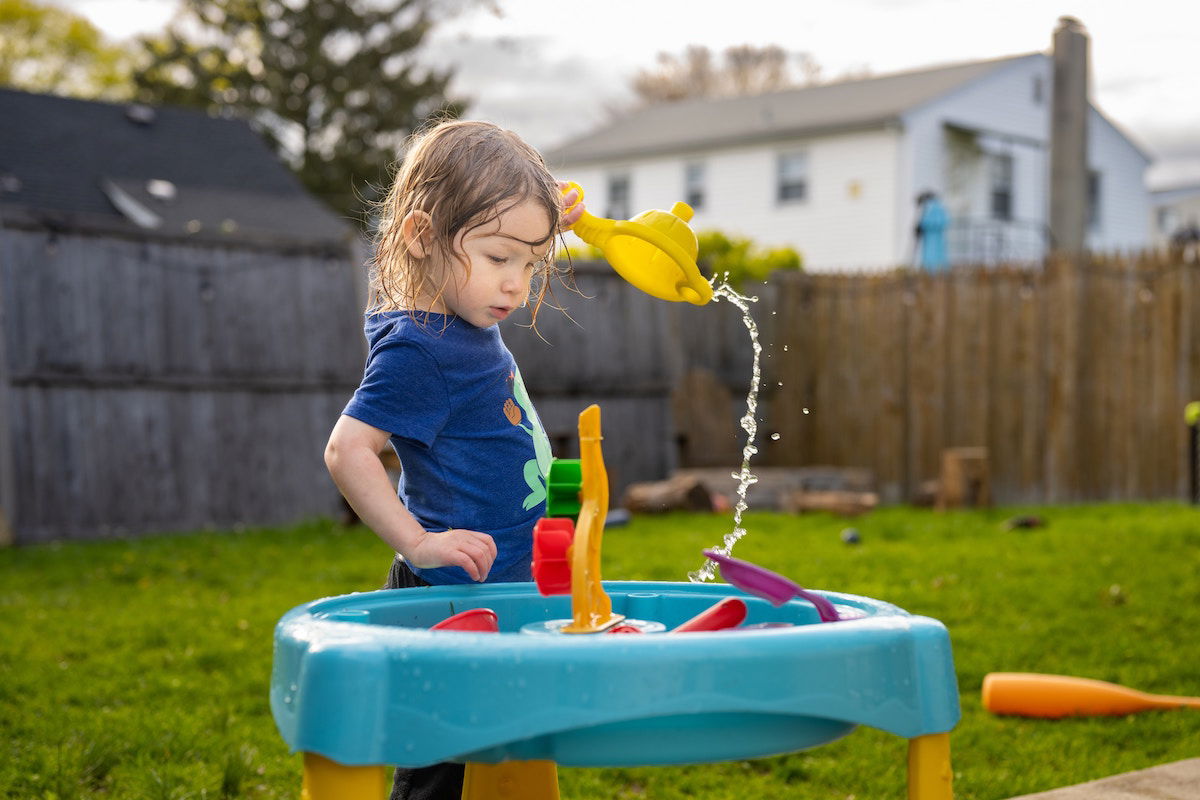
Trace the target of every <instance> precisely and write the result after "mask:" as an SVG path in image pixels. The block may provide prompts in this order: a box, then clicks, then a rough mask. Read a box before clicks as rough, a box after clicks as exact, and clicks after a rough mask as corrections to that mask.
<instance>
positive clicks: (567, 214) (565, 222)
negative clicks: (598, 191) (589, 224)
mask: <svg viewBox="0 0 1200 800" xmlns="http://www.w3.org/2000/svg"><path fill="white" fill-rule="evenodd" d="M566 188H567V183H566V182H565V181H559V182H558V190H559V191H560V192H561V191H562V190H563V189H566ZM572 205H574V206H575V207H574V208H571V206H572ZM562 207H563V215H562V218H561V219H560V220H559V223H558V230H559V232H560V233H561V232H562V231H566V230H570V229H571V226H572V225H574V224H575V223H576V222H578V221H579V218H580V217H582V216H583V212H584V211H585V210H586V207H585V206H584V204H583V203H581V202H579V192H578V191H576V190H575V189H572V190H571V191H569V192H567V193H566V194H564V195H563V196H562ZM568 208H571V210H570V211H567V209H568Z"/></svg>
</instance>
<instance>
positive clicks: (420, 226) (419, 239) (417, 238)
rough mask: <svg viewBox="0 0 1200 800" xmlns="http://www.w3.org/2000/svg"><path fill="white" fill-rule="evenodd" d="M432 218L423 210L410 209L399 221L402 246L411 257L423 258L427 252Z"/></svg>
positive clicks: (431, 229)
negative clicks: (402, 239)
mask: <svg viewBox="0 0 1200 800" xmlns="http://www.w3.org/2000/svg"><path fill="white" fill-rule="evenodd" d="M432 231H433V219H432V218H431V217H430V216H429V214H427V213H426V212H424V211H410V212H408V214H406V215H405V217H404V219H403V220H402V221H401V222H400V235H401V236H402V237H404V247H405V248H406V249H407V250H408V252H409V253H410V254H411V255H412V257H413V258H424V257H425V256H427V255H428V254H429V243H430V239H431V237H432V235H433V234H432Z"/></svg>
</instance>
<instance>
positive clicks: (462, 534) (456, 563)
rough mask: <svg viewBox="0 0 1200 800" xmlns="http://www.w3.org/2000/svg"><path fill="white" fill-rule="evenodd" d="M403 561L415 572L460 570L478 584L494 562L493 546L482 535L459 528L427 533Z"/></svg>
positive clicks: (488, 539) (489, 539)
mask: <svg viewBox="0 0 1200 800" xmlns="http://www.w3.org/2000/svg"><path fill="white" fill-rule="evenodd" d="M404 558H405V559H406V560H407V561H408V562H409V563H410V564H412V565H413V566H414V567H417V568H418V569H432V568H434V567H462V568H463V569H465V570H466V571H467V574H468V575H470V576H471V580H473V581H482V580H483V579H484V578H486V577H487V574H488V572H490V571H491V569H492V562H493V561H495V560H496V542H495V540H494V539H492V537H491V536H488V535H487V534H486V533H480V532H479V531H469V530H465V529H463V528H451V529H450V530H448V531H443V532H441V533H428V532H427V533H426V534H425V535H424V536H422V537H421V538H420V539H419V540H418V541H417V543H416V545H414V546H413V547H412V548H410V550H409V552H406V553H405V554H404Z"/></svg>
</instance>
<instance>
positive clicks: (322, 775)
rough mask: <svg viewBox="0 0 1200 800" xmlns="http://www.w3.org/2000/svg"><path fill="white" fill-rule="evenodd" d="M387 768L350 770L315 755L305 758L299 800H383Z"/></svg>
mask: <svg viewBox="0 0 1200 800" xmlns="http://www.w3.org/2000/svg"><path fill="white" fill-rule="evenodd" d="M387 791H388V787H387V768H386V767H383V766H374V765H372V766H367V767H347V766H346V765H345V764H339V763H338V762H336V761H332V760H330V759H328V758H325V756H319V755H317V754H316V753H305V754H304V785H303V787H302V788H301V790H300V800H384V798H385V797H386V796H387Z"/></svg>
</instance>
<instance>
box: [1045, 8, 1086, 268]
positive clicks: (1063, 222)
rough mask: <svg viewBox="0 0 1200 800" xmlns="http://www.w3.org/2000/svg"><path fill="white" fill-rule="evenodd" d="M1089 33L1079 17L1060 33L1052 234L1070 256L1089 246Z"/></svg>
mask: <svg viewBox="0 0 1200 800" xmlns="http://www.w3.org/2000/svg"><path fill="white" fill-rule="evenodd" d="M1088 70H1089V67H1088V35H1087V29H1086V28H1084V27H1083V23H1082V22H1080V21H1079V20H1077V19H1075V18H1074V17H1059V19H1058V27H1057V28H1055V29H1054V91H1053V101H1052V105H1051V112H1050V233H1051V235H1052V236H1053V237H1054V240H1053V241H1054V247H1055V248H1056V249H1058V250H1060V251H1062V252H1066V253H1078V252H1081V251H1082V250H1083V248H1084V237H1085V236H1086V234H1087V214H1088V207H1087V204H1088V197H1087V191H1088V188H1087V187H1088V163H1087V123H1088V108H1089V106H1088V96H1089V87H1088V84H1089V75H1088Z"/></svg>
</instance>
